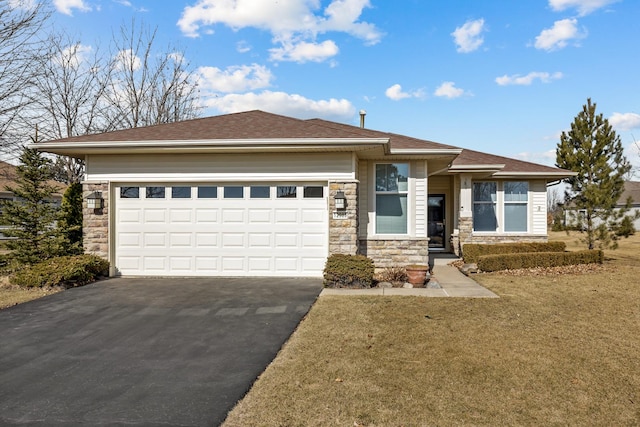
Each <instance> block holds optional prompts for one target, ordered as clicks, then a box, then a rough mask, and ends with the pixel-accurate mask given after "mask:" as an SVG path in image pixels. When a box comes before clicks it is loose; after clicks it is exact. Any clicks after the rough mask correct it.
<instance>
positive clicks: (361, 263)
mask: <svg viewBox="0 0 640 427" xmlns="http://www.w3.org/2000/svg"><path fill="white" fill-rule="evenodd" d="M374 271H375V268H374V266H373V260H371V259H370V258H367V257H366V256H363V255H343V254H333V255H331V256H329V258H327V262H326V264H325V266H324V286H325V287H327V288H370V287H371V286H372V285H373V273H374Z"/></svg>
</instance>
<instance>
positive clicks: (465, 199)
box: [454, 174, 473, 255]
mask: <svg viewBox="0 0 640 427" xmlns="http://www.w3.org/2000/svg"><path fill="white" fill-rule="evenodd" d="M472 185H473V181H472V179H471V175H470V174H461V175H460V212H459V216H458V245H457V246H458V247H457V248H454V251H456V250H457V251H458V252H460V251H461V249H462V246H463V245H464V244H465V243H466V242H468V241H469V240H470V239H471V234H472V232H473V194H472V191H471V190H472ZM458 255H461V254H458Z"/></svg>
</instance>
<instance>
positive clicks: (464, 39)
mask: <svg viewBox="0 0 640 427" xmlns="http://www.w3.org/2000/svg"><path fill="white" fill-rule="evenodd" d="M483 31H485V28H484V19H476V20H475V21H467V22H465V24H464V25H463V26H462V27H457V28H456V30H455V31H454V32H453V33H451V35H452V36H453V40H454V42H455V44H456V45H457V46H458V47H457V49H456V50H457V51H458V52H460V53H469V52H473V51H474V50H476V49H478V48H479V47H480V46H481V45H482V43H484V39H483V38H482V32H483Z"/></svg>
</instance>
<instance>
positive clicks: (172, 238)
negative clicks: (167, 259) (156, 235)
mask: <svg viewBox="0 0 640 427" xmlns="http://www.w3.org/2000/svg"><path fill="white" fill-rule="evenodd" d="M169 242H170V245H171V247H172V248H190V247H192V246H193V244H192V236H191V233H169Z"/></svg>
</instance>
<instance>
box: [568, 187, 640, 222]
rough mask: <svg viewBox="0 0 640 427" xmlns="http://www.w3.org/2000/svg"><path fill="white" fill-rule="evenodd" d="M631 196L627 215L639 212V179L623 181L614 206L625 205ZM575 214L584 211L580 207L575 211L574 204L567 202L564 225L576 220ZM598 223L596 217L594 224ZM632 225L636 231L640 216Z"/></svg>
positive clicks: (621, 206) (580, 213)
mask: <svg viewBox="0 0 640 427" xmlns="http://www.w3.org/2000/svg"><path fill="white" fill-rule="evenodd" d="M629 197H631V200H632V203H631V210H630V211H629V212H628V215H631V216H635V215H636V212H640V181H625V182H624V191H623V192H622V195H621V196H620V198H619V199H618V201H617V202H616V208H617V209H620V208H623V207H625V206H626V205H627V199H628V198H629ZM576 214H577V215H585V214H586V211H585V210H583V209H581V210H578V211H577V212H576V208H575V205H573V204H572V203H569V204H568V205H567V207H566V208H565V210H564V221H565V225H571V224H572V223H574V222H575V220H576ZM598 224H600V222H599V221H598V220H597V219H596V221H595V225H598ZM633 225H634V227H635V229H636V230H637V231H640V218H638V219H636V220H634V222H633Z"/></svg>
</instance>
